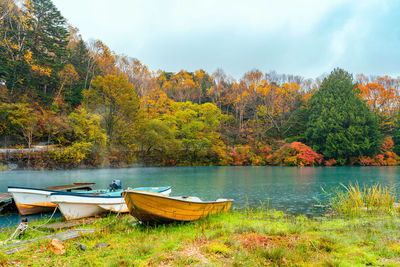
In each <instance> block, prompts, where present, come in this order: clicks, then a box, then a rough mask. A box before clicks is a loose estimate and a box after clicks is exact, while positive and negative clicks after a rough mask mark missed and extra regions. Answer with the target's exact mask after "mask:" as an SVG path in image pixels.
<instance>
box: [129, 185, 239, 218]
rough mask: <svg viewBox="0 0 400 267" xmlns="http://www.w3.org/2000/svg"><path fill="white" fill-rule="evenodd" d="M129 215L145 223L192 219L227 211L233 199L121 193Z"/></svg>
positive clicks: (138, 192)
mask: <svg viewBox="0 0 400 267" xmlns="http://www.w3.org/2000/svg"><path fill="white" fill-rule="evenodd" d="M122 195H123V197H124V198H125V202H126V204H127V206H128V209H129V212H130V214H131V215H133V216H134V217H136V219H138V220H139V221H141V222H142V223H145V224H154V223H170V222H180V221H185V222H186V221H194V220H198V219H201V218H205V217H207V216H209V215H212V214H216V213H218V212H227V211H228V210H229V209H230V207H231V205H232V202H233V200H232V199H217V200H216V201H201V200H200V199H199V198H198V197H185V196H181V197H167V196H163V195H161V194H157V193H153V192H144V191H133V190H125V191H124V192H123V193H122Z"/></svg>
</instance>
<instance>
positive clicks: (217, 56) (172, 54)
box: [53, 0, 400, 78]
mask: <svg viewBox="0 0 400 267" xmlns="http://www.w3.org/2000/svg"><path fill="white" fill-rule="evenodd" d="M53 2H54V3H55V5H56V6H57V7H58V9H59V10H60V11H61V13H62V15H63V16H64V17H65V18H67V20H68V22H69V23H70V24H72V25H73V26H75V27H77V28H78V29H79V30H80V33H81V34H82V36H83V38H84V39H85V40H89V39H100V40H102V41H103V42H104V43H105V44H107V45H108V46H109V47H110V48H111V49H112V50H114V51H116V52H117V53H119V54H124V55H128V56H131V57H135V58H137V59H139V60H140V61H141V62H142V63H143V64H145V65H147V66H149V67H150V69H151V70H158V69H162V70H165V71H173V72H176V71H179V70H181V69H185V70H188V71H193V70H196V69H201V68H202V69H204V70H206V71H208V72H213V71H215V70H216V69H217V68H222V69H224V70H225V72H226V73H227V74H230V75H232V76H233V77H235V78H240V77H241V76H242V75H243V74H244V73H245V72H247V71H249V70H251V69H253V68H258V69H260V70H261V71H263V72H268V71H271V70H276V71H277V72H278V73H290V74H298V75H302V76H305V77H307V78H315V77H317V76H320V75H321V74H323V73H328V72H330V71H331V70H332V69H333V68H335V67H341V68H344V69H345V70H347V71H349V72H352V73H365V74H374V75H383V74H388V75H392V76H396V77H397V76H398V75H400V1H396V0H392V1H390V0H376V1H375V0H360V1H344V0H332V1H325V0H302V1H295V0H293V1H290V0H277V1H267V0H265V1H261V0H259V1H258V0H242V1H236V0H218V1H215V0H201V1H190V0H182V1H178V0H171V1H168V0H159V1H158V0H157V1H155V0H154V1H152V0H142V1H137V0H113V1H110V0H68V1H66V0H53Z"/></svg>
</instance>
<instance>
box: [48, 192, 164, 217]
mask: <svg viewBox="0 0 400 267" xmlns="http://www.w3.org/2000/svg"><path fill="white" fill-rule="evenodd" d="M130 190H133V191H136V190H140V191H152V192H157V193H160V194H163V195H165V196H168V195H169V194H170V193H171V187H170V186H167V187H139V188H134V189H130ZM121 193H122V190H119V191H116V192H109V193H102V194H99V195H93V194H80V193H68V192H59V193H53V194H51V195H50V201H51V202H52V203H54V204H56V205H57V206H58V208H59V209H60V211H61V213H62V214H63V215H64V217H65V219H67V220H74V219H81V218H86V217H92V216H96V215H100V214H104V213H108V212H115V213H118V212H120V213H125V212H129V209H128V207H127V206H126V203H125V200H124V198H123V197H122V196H121Z"/></svg>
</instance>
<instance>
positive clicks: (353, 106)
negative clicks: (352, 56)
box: [306, 69, 381, 164]
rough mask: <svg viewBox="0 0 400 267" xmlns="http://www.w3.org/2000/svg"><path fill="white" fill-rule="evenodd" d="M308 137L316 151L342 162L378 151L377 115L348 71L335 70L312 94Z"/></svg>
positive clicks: (379, 134)
mask: <svg viewBox="0 0 400 267" xmlns="http://www.w3.org/2000/svg"><path fill="white" fill-rule="evenodd" d="M306 139H307V141H308V143H309V145H310V146H312V148H313V149H314V150H316V151H317V152H318V153H322V154H323V155H324V156H325V157H326V158H335V159H337V160H338V163H339V164H345V163H346V162H347V161H348V159H349V158H351V157H358V156H361V155H364V156H370V155H372V154H374V153H375V152H376V151H377V150H378V148H379V144H380V139H381V133H380V132H379V130H378V124H377V118H376V116H375V115H374V114H373V113H372V112H371V111H370V110H369V108H368V107H367V106H366V104H365V102H364V101H363V100H361V99H360V97H359V96H358V91H357V90H356V89H355V85H354V84H353V81H352V76H351V74H349V73H348V72H345V71H344V70H342V69H335V70H334V71H333V72H332V73H331V74H330V75H329V77H327V78H325V79H324V81H323V83H322V85H321V87H320V89H319V90H318V91H317V92H316V93H315V94H314V95H313V96H312V97H311V99H310V101H309V120H308V125H307V130H306Z"/></svg>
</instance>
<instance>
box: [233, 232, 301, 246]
mask: <svg viewBox="0 0 400 267" xmlns="http://www.w3.org/2000/svg"><path fill="white" fill-rule="evenodd" d="M298 239H299V236H287V235H283V236H282V235H276V236H265V235H260V234H257V233H251V234H243V235H240V236H239V237H238V241H239V242H240V243H241V244H242V246H243V247H245V248H247V249H257V248H261V247H271V248H275V247H282V246H284V247H287V248H291V247H293V246H294V245H295V244H296V243H297V240H298Z"/></svg>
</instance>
